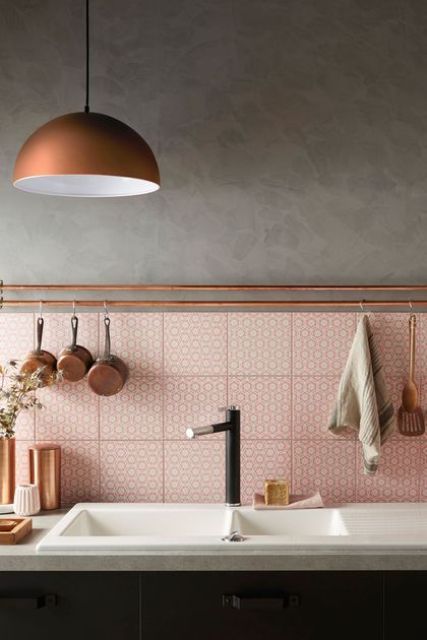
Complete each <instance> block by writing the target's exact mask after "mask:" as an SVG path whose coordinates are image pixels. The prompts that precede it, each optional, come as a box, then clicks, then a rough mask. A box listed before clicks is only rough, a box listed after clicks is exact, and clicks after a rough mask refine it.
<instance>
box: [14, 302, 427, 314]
mask: <svg viewBox="0 0 427 640" xmlns="http://www.w3.org/2000/svg"><path fill="white" fill-rule="evenodd" d="M40 304H42V305H43V307H71V306H72V305H75V306H76V307H103V306H104V305H107V307H108V308H112V307H129V308H130V307H145V308H150V307H151V308H159V307H160V308H162V307H163V308H168V307H187V308H188V307H194V308H198V307H203V308H209V307H210V308H215V307H240V308H242V307H243V308H245V307H257V308H258V307H264V308H267V307H270V308H271V307H286V308H289V309H292V308H295V309H298V308H299V309H303V308H316V307H319V308H320V307H321V308H327V307H329V308H333V307H337V308H342V307H347V308H353V307H357V308H358V309H360V310H364V311H369V310H370V309H372V307H383V308H386V307H403V306H404V307H407V306H408V305H410V308H411V309H412V308H414V309H415V308H416V307H427V300H413V301H411V302H409V301H408V300H363V301H358V300H105V301H104V300H71V299H70V300H63V299H62V300H4V301H3V306H4V307H31V306H37V307H38V306H40Z"/></svg>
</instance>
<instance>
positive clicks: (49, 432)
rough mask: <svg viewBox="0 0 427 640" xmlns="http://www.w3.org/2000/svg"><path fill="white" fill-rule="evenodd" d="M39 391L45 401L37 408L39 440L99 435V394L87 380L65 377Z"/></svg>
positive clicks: (89, 437) (87, 438)
mask: <svg viewBox="0 0 427 640" xmlns="http://www.w3.org/2000/svg"><path fill="white" fill-rule="evenodd" d="M37 395H38V398H39V400H40V402H41V403H42V405H43V407H42V408H41V409H37V410H36V412H35V414H36V438H37V440H58V441H61V440H98V439H99V411H98V405H99V397H98V396H97V395H95V394H94V393H93V392H92V391H91V390H90V389H89V387H88V385H87V382H86V380H81V381H80V382H66V381H65V380H64V381H62V382H60V383H58V384H57V385H55V386H54V387H46V388H44V389H40V391H38V392H37Z"/></svg>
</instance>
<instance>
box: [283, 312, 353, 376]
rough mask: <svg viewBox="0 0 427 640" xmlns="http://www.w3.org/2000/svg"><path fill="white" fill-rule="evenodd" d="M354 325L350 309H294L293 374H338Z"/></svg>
mask: <svg viewBox="0 0 427 640" xmlns="http://www.w3.org/2000/svg"><path fill="white" fill-rule="evenodd" d="M355 329H356V322H355V314H353V313H296V314H294V317H293V352H292V357H293V374H294V375H303V376H309V375H311V376H313V375H314V376H316V375H329V376H332V375H338V376H339V375H340V374H341V373H342V370H343V367H344V365H345V363H346V361H347V356H348V352H349V349H350V347H351V343H352V341H353V338H354V333H355Z"/></svg>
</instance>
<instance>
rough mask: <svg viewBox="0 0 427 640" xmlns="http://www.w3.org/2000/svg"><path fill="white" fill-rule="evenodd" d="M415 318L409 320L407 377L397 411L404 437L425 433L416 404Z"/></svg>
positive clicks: (421, 411) (412, 315) (421, 413)
mask: <svg viewBox="0 0 427 640" xmlns="http://www.w3.org/2000/svg"><path fill="white" fill-rule="evenodd" d="M416 324H417V317H416V316H415V315H414V314H411V316H410V318H409V377H408V380H407V382H406V384H405V386H404V387H403V391H402V405H401V407H400V409H399V415H398V424H399V431H400V433H401V434H402V435H404V436H421V435H422V434H423V433H424V432H425V425H424V413H423V410H422V409H421V407H420V406H419V404H418V388H417V385H416V384H415V380H414V374H415V327H416Z"/></svg>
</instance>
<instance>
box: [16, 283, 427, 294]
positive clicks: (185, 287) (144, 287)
mask: <svg viewBox="0 0 427 640" xmlns="http://www.w3.org/2000/svg"><path fill="white" fill-rule="evenodd" d="M3 290H4V291H170V292H172V291H175V292H180V291H181V292H185V291H234V292H239V291H242V292H243V291H252V292H257V291H287V292H321V291H340V292H341V291H342V292H344V291H347V292H351V291H354V292H356V291H358V292H361V291H362V292H363V291H367V292H369V291H385V292H392V291H395V292H399V291H400V292H402V291H413V292H416V291H427V284H415V285H407V284H401V285H379V284H368V285H362V284H360V285H323V284H321V285H300V284H297V285H289V284H246V285H245V284H3Z"/></svg>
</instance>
